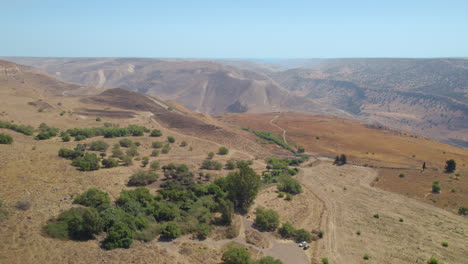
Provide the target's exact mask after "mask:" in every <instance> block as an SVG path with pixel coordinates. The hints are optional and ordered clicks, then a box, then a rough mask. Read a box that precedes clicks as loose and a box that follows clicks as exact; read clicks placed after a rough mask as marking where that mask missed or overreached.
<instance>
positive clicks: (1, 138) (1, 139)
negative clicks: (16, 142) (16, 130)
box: [0, 133, 13, 144]
mask: <svg viewBox="0 0 468 264" xmlns="http://www.w3.org/2000/svg"><path fill="white" fill-rule="evenodd" d="M11 143H13V137H12V136H10V135H8V134H4V133H0V144H11Z"/></svg>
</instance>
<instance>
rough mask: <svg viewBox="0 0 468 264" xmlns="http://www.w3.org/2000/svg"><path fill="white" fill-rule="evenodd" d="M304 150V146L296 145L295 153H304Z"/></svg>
mask: <svg viewBox="0 0 468 264" xmlns="http://www.w3.org/2000/svg"><path fill="white" fill-rule="evenodd" d="M304 152H305V148H304V147H298V148H297V153H304Z"/></svg>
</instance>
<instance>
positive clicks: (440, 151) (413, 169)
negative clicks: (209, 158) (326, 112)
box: [217, 113, 468, 211]
mask: <svg viewBox="0 0 468 264" xmlns="http://www.w3.org/2000/svg"><path fill="white" fill-rule="evenodd" d="M217 117H218V120H220V121H223V122H225V123H227V124H230V125H231V126H233V127H237V128H238V129H239V130H240V128H250V129H255V130H263V131H270V132H272V133H274V134H276V135H277V136H278V137H281V136H282V130H281V129H284V130H285V131H286V133H285V136H286V140H287V142H288V143H289V144H290V145H292V146H295V145H298V146H304V147H305V149H306V153H307V154H312V155H319V156H320V155H325V156H327V157H330V158H333V157H334V156H336V155H340V154H346V155H347V157H348V161H349V162H350V163H352V164H359V165H364V166H371V167H375V168H380V169H379V175H380V179H379V180H378V181H377V182H376V184H377V186H379V187H381V188H383V189H386V190H390V191H393V192H397V193H401V194H404V195H407V196H410V197H414V198H418V199H421V200H424V201H426V202H430V203H433V204H435V205H436V206H439V207H442V208H448V209H450V210H453V211H456V210H457V209H458V207H459V206H460V205H463V204H467V203H468V195H467V193H468V188H467V186H468V177H466V175H468V150H466V149H462V148H457V147H454V146H451V145H447V144H444V143H440V142H438V141H434V140H431V139H428V138H425V137H422V136H418V135H415V134H412V133H408V132H403V131H398V130H393V129H388V128H385V127H382V126H370V125H367V124H364V123H361V122H357V121H353V120H346V119H342V118H337V117H332V116H322V115H308V114H301V113H270V114H223V115H219V116H217ZM243 132H244V133H245V135H246V136H248V133H250V132H245V131H243ZM250 137H251V138H256V136H255V135H253V134H252V133H250ZM266 146H267V147H268V148H269V149H272V150H273V151H279V150H280V149H279V148H278V147H277V146H276V145H271V144H269V145H266ZM282 152H283V153H285V154H286V153H287V152H286V151H285V150H282ZM448 159H455V160H456V162H457V164H458V171H459V173H460V174H461V175H462V176H461V177H459V176H456V175H455V174H447V173H444V165H445V161H446V160H448ZM423 162H426V165H427V169H426V171H424V172H422V171H421V166H422V164H423ZM400 173H403V174H405V177H404V178H401V177H399V174H400ZM433 181H439V182H440V183H441V185H442V186H443V189H444V190H445V191H443V192H442V193H441V194H437V195H434V194H431V193H430V192H431V184H432V182H433ZM453 188H454V189H456V190H457V191H456V192H451V191H450V190H451V189H453Z"/></svg>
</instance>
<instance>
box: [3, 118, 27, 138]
mask: <svg viewBox="0 0 468 264" xmlns="http://www.w3.org/2000/svg"><path fill="white" fill-rule="evenodd" d="M0 128H6V129H10V130H13V131H16V132H18V133H21V134H24V135H27V136H31V135H32V134H33V133H34V128H33V127H32V126H25V125H17V124H13V123H10V122H8V121H0Z"/></svg>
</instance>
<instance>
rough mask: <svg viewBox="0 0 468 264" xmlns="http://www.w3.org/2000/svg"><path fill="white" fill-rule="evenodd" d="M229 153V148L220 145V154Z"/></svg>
mask: <svg viewBox="0 0 468 264" xmlns="http://www.w3.org/2000/svg"><path fill="white" fill-rule="evenodd" d="M228 153H229V149H228V148H226V147H220V148H219V149H218V154H219V155H227V154H228Z"/></svg>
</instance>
